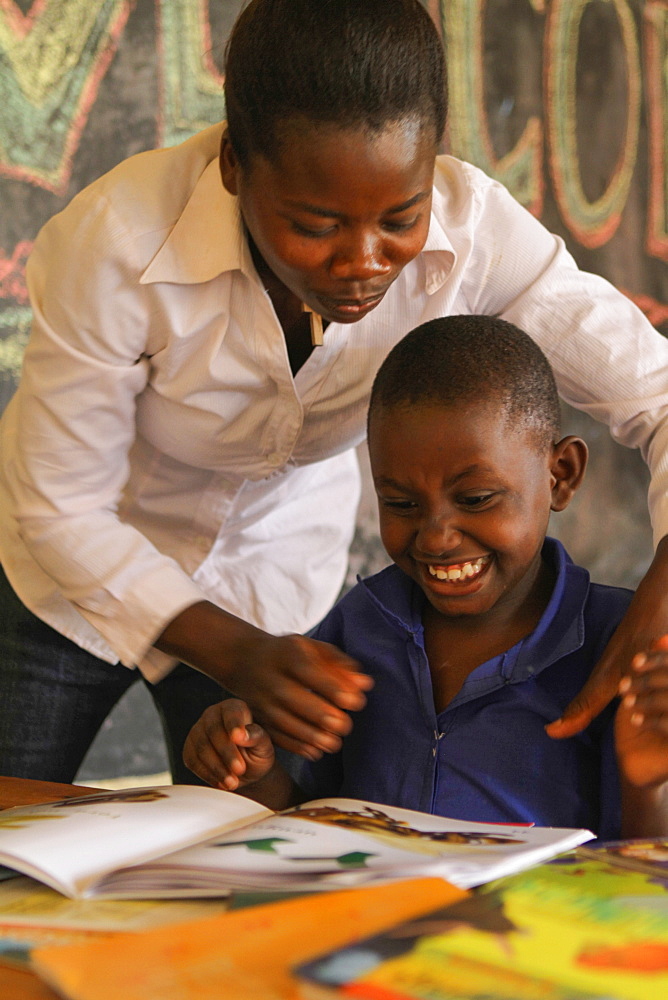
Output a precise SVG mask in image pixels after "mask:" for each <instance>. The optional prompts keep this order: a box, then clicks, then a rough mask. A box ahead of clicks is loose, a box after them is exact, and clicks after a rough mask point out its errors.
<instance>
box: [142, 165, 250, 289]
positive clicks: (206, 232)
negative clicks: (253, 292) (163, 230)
mask: <svg viewBox="0 0 668 1000" xmlns="http://www.w3.org/2000/svg"><path fill="white" fill-rule="evenodd" d="M233 270H240V271H243V272H244V273H245V274H253V273H254V269H253V265H252V261H251V256H250V251H249V249H248V244H247V242H246V238H245V235H244V230H243V223H242V220H241V213H240V212H239V204H238V200H237V198H236V197H235V196H234V195H231V194H229V192H228V191H226V190H225V188H224V187H223V182H222V180H221V177H220V169H219V166H218V158H217V157H216V159H214V160H212V161H211V162H210V163H209V164H208V165H207V166H206V167H205V169H204V171H203V173H202V174H201V176H200V178H199V180H198V181H197V184H196V185H195V187H194V188H193V191H192V194H191V195H190V198H189V199H188V201H187V202H186V205H185V207H184V209H183V211H182V212H181V215H180V216H179V218H178V219H177V220H176V223H175V225H174V227H173V229H172V230H171V232H170V234H169V236H168V237H167V239H166V240H165V242H164V243H163V244H162V246H161V247H160V249H159V250H158V252H157V254H156V255H155V257H154V258H153V260H152V261H151V263H150V264H149V265H148V267H147V268H146V270H145V271H144V273H143V274H142V276H141V278H140V283H141V284H143V285H146V284H151V283H153V282H159V281H167V282H173V283H176V284H186V285H190V284H200V283H202V282H205V281H211V279H212V278H217V277H218V276H219V275H220V274H223V273H224V272H225V271H233Z"/></svg>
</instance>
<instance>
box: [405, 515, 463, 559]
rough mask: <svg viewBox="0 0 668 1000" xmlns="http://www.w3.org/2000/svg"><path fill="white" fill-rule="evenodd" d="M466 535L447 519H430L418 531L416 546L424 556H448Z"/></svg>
mask: <svg viewBox="0 0 668 1000" xmlns="http://www.w3.org/2000/svg"><path fill="white" fill-rule="evenodd" d="M463 538H464V533H463V532H462V531H461V530H460V529H459V528H458V527H457V526H456V524H454V522H453V521H452V520H451V519H450V518H447V517H439V518H430V519H429V520H428V521H424V522H423V523H422V524H421V525H420V528H419V530H418V533H417V536H416V539H415V544H416V547H417V549H418V551H419V552H420V553H421V554H422V555H424V556H438V557H442V556H448V555H450V554H451V553H452V552H454V551H455V550H456V549H457V548H458V547H459V546H460V545H461V544H462V541H463Z"/></svg>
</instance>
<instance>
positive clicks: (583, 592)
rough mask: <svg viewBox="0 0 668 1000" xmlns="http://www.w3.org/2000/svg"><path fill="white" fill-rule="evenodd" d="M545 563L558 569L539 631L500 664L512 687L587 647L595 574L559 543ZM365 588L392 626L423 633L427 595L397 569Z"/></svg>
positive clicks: (547, 551)
mask: <svg viewBox="0 0 668 1000" xmlns="http://www.w3.org/2000/svg"><path fill="white" fill-rule="evenodd" d="M543 558H545V559H546V560H547V561H548V562H549V563H550V564H551V565H552V566H553V568H554V570H555V573H556V579H555V584H554V589H553V591H552V596H551V597H550V600H549V602H548V605H547V607H546V608H545V611H544V612H543V615H542V617H541V619H540V621H539V623H538V625H537V626H536V628H535V629H534V631H533V632H532V633H531V634H530V635H528V636H526V637H525V638H524V639H522V640H521V641H520V642H518V643H517V644H516V645H515V646H513V648H512V649H510V650H508V651H507V652H506V653H504V654H502V657H500V658H495V662H496V660H497V659H498V660H499V663H500V668H501V672H502V674H503V676H504V678H505V679H506V680H507V681H509V682H512V683H518V682H520V681H524V680H528V679H529V678H530V677H532V676H535V675H536V674H538V673H540V672H541V671H542V670H545V668H546V667H549V666H551V665H552V664H553V663H555V662H556V661H557V660H559V659H561V658H562V657H563V656H567V655H568V654H570V653H573V652H575V651H576V650H577V649H579V648H580V647H581V646H582V644H583V642H584V604H585V600H586V598H587V594H588V592H589V573H588V572H587V570H586V569H584V568H583V567H582V566H575V565H574V563H573V562H572V561H571V559H570V557H569V555H568V553H567V552H566V550H565V548H564V547H563V545H562V544H561V542H559V541H557V539H555V538H546V539H545V543H544V545H543ZM360 583H361V584H362V586H364V587H365V589H366V592H367V595H368V597H369V599H370V600H371V601H372V602H373V604H375V606H376V607H377V608H378V609H379V610H380V611H381V613H382V614H383V615H384V616H385V618H386V619H387V620H388V621H389V622H390V624H391V625H392V626H393V627H394V628H395V629H399V630H400V631H402V632H404V633H406V632H409V633H410V634H411V635H413V636H421V635H422V632H423V628H422V619H421V609H422V606H423V597H422V592H421V591H420V589H419V587H418V586H417V585H416V584H415V583H414V582H413V581H412V580H411V579H410V577H408V576H406V574H405V573H403V572H402V571H401V570H400V569H399V568H398V567H397V566H388V568H387V569H384V570H382V571H381V572H380V573H377V574H376V575H375V576H372V577H369V578H368V579H366V580H361V581H360Z"/></svg>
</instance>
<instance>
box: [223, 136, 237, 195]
mask: <svg viewBox="0 0 668 1000" xmlns="http://www.w3.org/2000/svg"><path fill="white" fill-rule="evenodd" d="M218 159H219V163H220V176H221V178H222V181H223V187H224V188H225V190H226V191H228V192H229V194H234V195H238V194H239V174H240V171H241V164H240V163H239V160H238V158H237V154H236V153H235V152H234V148H233V146H232V143H231V142H230V137H229V134H228V132H227V129H225V132H224V133H223V138H222V139H221V142H220V156H219V158H218Z"/></svg>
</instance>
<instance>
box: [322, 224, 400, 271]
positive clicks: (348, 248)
mask: <svg viewBox="0 0 668 1000" xmlns="http://www.w3.org/2000/svg"><path fill="white" fill-rule="evenodd" d="M329 270H330V274H331V275H332V277H333V278H341V279H343V280H346V281H368V280H369V279H371V278H377V277H379V276H382V275H384V274H387V273H388V272H389V271H391V270H392V264H391V262H390V261H389V260H388V259H387V258H386V257H385V254H384V252H383V241H382V240H381V239H379V238H378V236H377V235H376V234H375V233H372V232H368V231H363V232H357V233H349V234H343V236H342V238H341V240H340V242H339V244H338V245H337V247H336V250H335V253H334V254H333V256H332V259H331V262H330V267H329Z"/></svg>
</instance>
